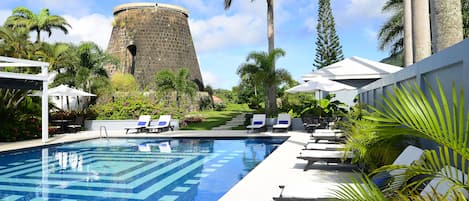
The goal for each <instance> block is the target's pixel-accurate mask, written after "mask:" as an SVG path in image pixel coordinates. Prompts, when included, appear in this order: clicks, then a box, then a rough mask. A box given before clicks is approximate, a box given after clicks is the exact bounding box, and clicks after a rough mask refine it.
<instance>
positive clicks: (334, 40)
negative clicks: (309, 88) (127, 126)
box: [313, 0, 344, 69]
mask: <svg viewBox="0 0 469 201" xmlns="http://www.w3.org/2000/svg"><path fill="white" fill-rule="evenodd" d="M316 29H317V32H318V36H317V40H316V59H314V64H313V66H314V67H316V68H317V69H320V68H322V67H324V66H328V65H330V64H333V63H335V62H338V61H341V60H343V59H344V55H343V54H342V45H340V41H339V36H337V33H336V31H335V22H334V16H333V15H332V9H331V3H330V0H319V11H318V24H317V27H316Z"/></svg>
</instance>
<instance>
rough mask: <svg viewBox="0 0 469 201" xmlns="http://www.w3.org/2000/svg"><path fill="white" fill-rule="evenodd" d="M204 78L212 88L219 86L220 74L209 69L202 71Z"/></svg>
mask: <svg viewBox="0 0 469 201" xmlns="http://www.w3.org/2000/svg"><path fill="white" fill-rule="evenodd" d="M202 79H203V80H204V84H205V86H207V85H210V86H212V88H218V87H217V86H219V84H220V83H219V78H218V76H217V75H215V74H214V73H212V72H209V71H202Z"/></svg>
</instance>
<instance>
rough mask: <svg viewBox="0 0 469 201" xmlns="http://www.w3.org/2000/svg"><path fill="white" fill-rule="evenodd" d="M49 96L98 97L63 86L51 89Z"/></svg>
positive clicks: (40, 94) (36, 94) (39, 93)
mask: <svg viewBox="0 0 469 201" xmlns="http://www.w3.org/2000/svg"><path fill="white" fill-rule="evenodd" d="M47 95H48V96H96V95H94V94H92V93H88V92H85V91H81V90H78V89H74V88H71V87H69V86H66V85H63V84H61V85H59V86H57V87H54V88H50V89H49V90H48V91H47ZM31 96H42V93H41V92H37V93H33V94H32V95H31Z"/></svg>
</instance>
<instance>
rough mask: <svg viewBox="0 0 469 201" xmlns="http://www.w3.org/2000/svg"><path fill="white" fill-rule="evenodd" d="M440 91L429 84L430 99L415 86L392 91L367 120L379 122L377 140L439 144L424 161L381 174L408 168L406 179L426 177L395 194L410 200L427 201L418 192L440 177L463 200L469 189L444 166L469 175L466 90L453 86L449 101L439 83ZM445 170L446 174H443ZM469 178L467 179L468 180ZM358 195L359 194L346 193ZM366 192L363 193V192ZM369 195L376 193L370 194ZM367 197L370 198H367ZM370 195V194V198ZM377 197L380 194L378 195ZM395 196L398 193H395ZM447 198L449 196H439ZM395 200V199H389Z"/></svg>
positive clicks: (390, 167)
mask: <svg viewBox="0 0 469 201" xmlns="http://www.w3.org/2000/svg"><path fill="white" fill-rule="evenodd" d="M437 88H438V90H434V89H433V88H432V87H431V86H430V85H428V90H427V91H428V96H427V95H426V94H425V93H424V92H423V90H422V89H421V88H420V87H419V86H418V85H417V84H416V83H415V84H414V85H411V84H408V85H404V86H403V87H400V88H398V87H396V88H394V89H393V92H394V93H393V95H391V96H388V97H383V102H384V103H383V104H380V107H379V108H374V107H372V110H373V111H374V112H375V114H376V115H374V116H367V117H365V118H366V119H369V120H372V121H375V122H376V123H378V125H379V126H378V127H376V129H374V130H375V132H376V134H377V137H378V138H382V139H389V138H390V137H394V136H401V135H411V136H415V137H419V138H424V139H428V140H431V141H433V142H435V143H436V144H438V145H440V147H438V148H437V149H435V150H425V152H424V155H425V159H426V160H424V161H422V162H417V163H414V164H412V165H410V166H408V167H403V166H399V167H398V166H395V165H389V166H384V167H382V168H380V169H379V171H389V170H393V169H398V168H405V169H406V171H403V173H404V174H405V175H406V178H411V177H414V178H415V177H416V176H426V177H421V179H417V180H416V181H412V182H408V183H407V184H406V185H404V186H402V187H400V188H399V189H398V190H397V191H395V192H396V193H398V195H399V196H400V197H401V198H402V197H408V199H409V200H419V199H425V198H424V197H422V196H420V195H418V193H416V191H415V189H416V188H417V187H418V186H420V185H421V184H423V183H424V182H426V181H429V180H431V179H433V178H436V177H438V178H439V179H441V180H440V181H441V182H445V181H448V182H451V183H452V184H453V185H452V187H451V188H450V189H449V192H450V193H449V194H450V195H451V196H456V197H458V200H462V199H464V198H461V197H460V196H459V195H461V193H460V191H461V189H466V190H468V189H469V185H468V184H467V181H462V180H464V179H458V178H457V177H455V175H454V173H452V171H444V170H445V169H444V168H445V167H448V166H454V167H456V168H458V169H459V170H461V171H462V173H463V174H465V175H466V177H467V175H469V171H468V167H467V166H468V162H469V148H468V145H469V135H468V134H469V133H468V127H469V114H467V115H465V103H466V102H465V100H464V92H463V89H462V88H461V89H459V90H458V89H457V88H456V86H455V84H454V83H453V85H452V92H451V99H449V98H448V97H447V96H446V94H445V91H444V89H443V87H442V84H441V82H440V81H439V80H437ZM442 169H443V171H442ZM466 179H467V178H466ZM345 193H356V192H345ZM361 193H364V192H361ZM370 194H376V192H371V191H370ZM367 196H368V195H367ZM370 196H371V195H370ZM375 196H377V195H375ZM394 196H395V194H394ZM438 196H440V197H442V198H441V199H444V198H445V196H447V195H438ZM438 196H437V199H439V198H438ZM388 198H389V199H392V198H393V197H388ZM464 200H465V199H464Z"/></svg>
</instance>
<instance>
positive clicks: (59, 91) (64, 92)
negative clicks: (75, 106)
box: [31, 84, 96, 108]
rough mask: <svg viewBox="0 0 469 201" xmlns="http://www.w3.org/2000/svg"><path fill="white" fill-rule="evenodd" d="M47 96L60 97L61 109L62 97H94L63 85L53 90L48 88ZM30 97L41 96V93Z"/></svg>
mask: <svg viewBox="0 0 469 201" xmlns="http://www.w3.org/2000/svg"><path fill="white" fill-rule="evenodd" d="M47 95H48V96H60V97H61V102H62V103H61V105H62V108H63V99H62V97H64V96H69V97H70V96H71V97H78V96H96V95H94V94H92V93H88V92H85V91H81V90H78V89H74V88H71V87H69V86H66V85H63V84H61V85H59V86H57V87H54V88H50V89H49V90H48V91H47ZM31 96H42V93H41V92H36V93H33V94H32V95H31ZM77 100H78V99H77Z"/></svg>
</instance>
